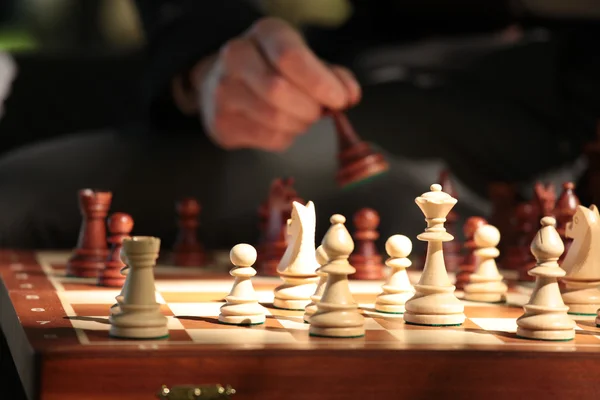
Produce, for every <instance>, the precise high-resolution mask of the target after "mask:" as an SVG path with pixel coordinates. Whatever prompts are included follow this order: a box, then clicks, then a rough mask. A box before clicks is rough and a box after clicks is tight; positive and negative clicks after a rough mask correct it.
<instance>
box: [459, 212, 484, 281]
mask: <svg viewBox="0 0 600 400" xmlns="http://www.w3.org/2000/svg"><path fill="white" fill-rule="evenodd" d="M485 224H487V221H486V220H485V219H483V218H481V217H469V218H468V219H467V221H466V222H465V224H464V226H463V234H464V236H465V243H464V258H463V262H462V263H461V264H460V266H459V267H458V273H457V274H456V290H463V289H464V288H465V285H466V284H467V283H468V282H469V277H470V276H471V274H472V273H473V272H475V269H476V260H475V255H474V254H473V252H474V251H475V249H476V248H477V245H476V244H475V241H474V240H473V236H475V231H477V229H479V227H481V226H483V225H485Z"/></svg>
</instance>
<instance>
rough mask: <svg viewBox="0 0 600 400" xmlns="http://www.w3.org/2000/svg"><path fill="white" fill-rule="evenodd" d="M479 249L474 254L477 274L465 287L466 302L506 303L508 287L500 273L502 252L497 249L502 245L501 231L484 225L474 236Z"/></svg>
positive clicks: (471, 277)
mask: <svg viewBox="0 0 600 400" xmlns="http://www.w3.org/2000/svg"><path fill="white" fill-rule="evenodd" d="M473 241H474V242H475V245H476V246H477V249H476V250H475V251H474V252H473V253H474V255H475V259H476V262H477V269H476V271H475V273H473V274H471V276H470V278H469V283H468V284H467V285H466V286H465V300H469V301H481V302H486V303H500V302H504V301H506V292H507V291H508V286H506V284H505V283H504V282H502V280H503V279H504V277H503V276H502V275H501V274H500V273H499V272H498V267H497V266H496V258H497V257H498V256H499V255H500V252H499V251H498V249H497V248H496V246H498V243H500V231H499V230H498V229H497V228H496V227H495V226H493V225H483V226H481V227H479V229H477V231H476V232H475V235H474V236H473Z"/></svg>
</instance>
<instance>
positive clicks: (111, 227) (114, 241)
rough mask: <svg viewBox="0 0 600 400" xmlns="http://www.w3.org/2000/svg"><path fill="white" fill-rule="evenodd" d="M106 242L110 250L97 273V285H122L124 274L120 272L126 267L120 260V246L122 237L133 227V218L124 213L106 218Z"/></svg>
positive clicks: (128, 233)
mask: <svg viewBox="0 0 600 400" xmlns="http://www.w3.org/2000/svg"><path fill="white" fill-rule="evenodd" d="M107 225H108V232H109V233H110V236H109V237H108V243H110V244H111V248H110V252H109V254H108V258H107V259H106V263H105V264H104V269H102V270H101V271H100V273H99V274H98V286H108V287H122V286H123V284H124V283H125V274H123V273H121V271H122V269H123V268H125V267H126V265H125V263H124V262H123V261H121V248H123V239H125V238H126V237H129V235H130V234H131V230H132V229H133V218H131V215H129V214H125V213H114V214H112V215H111V216H110V217H109V218H108V224H107Z"/></svg>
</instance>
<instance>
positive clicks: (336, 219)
mask: <svg viewBox="0 0 600 400" xmlns="http://www.w3.org/2000/svg"><path fill="white" fill-rule="evenodd" d="M330 222H331V227H330V228H329V230H328V231H327V233H326V234H325V237H324V238H323V242H322V245H323V249H324V250H325V253H327V255H328V256H329V261H328V262H327V264H325V265H324V266H323V267H321V270H322V271H323V272H324V273H326V274H327V284H326V285H325V291H324V292H323V297H321V300H320V301H319V302H318V303H317V312H316V313H314V314H313V315H312V316H311V317H310V328H309V329H308V333H309V335H310V336H321V337H334V338H352V337H361V336H365V318H364V317H363V316H362V314H361V313H360V311H359V310H358V305H357V304H356V303H355V302H354V298H353V296H352V292H350V284H349V282H348V275H351V274H354V273H355V272H356V269H355V268H354V267H353V266H352V265H350V263H349V262H348V257H350V254H352V251H353V250H354V242H353V241H352V236H350V233H348V230H347V229H346V227H345V226H344V223H345V222H346V218H345V217H344V216H343V215H340V214H335V215H333V216H332V217H331V218H330Z"/></svg>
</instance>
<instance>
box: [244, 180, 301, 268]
mask: <svg viewBox="0 0 600 400" xmlns="http://www.w3.org/2000/svg"><path fill="white" fill-rule="evenodd" d="M293 184H294V180H293V178H278V179H275V180H274V181H273V182H272V183H271V187H270V189H269V195H268V197H267V199H266V200H265V202H264V203H263V204H262V205H261V207H260V209H259V211H258V215H259V229H260V231H261V235H260V240H259V245H258V248H259V251H258V254H259V255H260V256H259V257H258V260H257V262H256V266H257V267H256V268H257V270H258V271H259V273H260V274H261V275H264V276H279V273H278V272H277V266H278V265H279V261H280V260H281V258H282V257H283V254H284V253H285V250H286V248H287V242H286V232H287V220H288V219H289V218H290V217H291V215H292V203H293V202H294V201H297V202H300V203H303V200H302V199H301V198H299V197H298V195H297V193H296V190H295V189H294V187H293Z"/></svg>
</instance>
